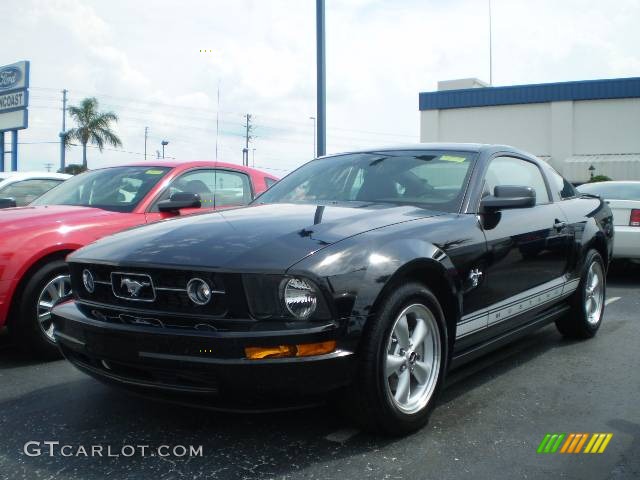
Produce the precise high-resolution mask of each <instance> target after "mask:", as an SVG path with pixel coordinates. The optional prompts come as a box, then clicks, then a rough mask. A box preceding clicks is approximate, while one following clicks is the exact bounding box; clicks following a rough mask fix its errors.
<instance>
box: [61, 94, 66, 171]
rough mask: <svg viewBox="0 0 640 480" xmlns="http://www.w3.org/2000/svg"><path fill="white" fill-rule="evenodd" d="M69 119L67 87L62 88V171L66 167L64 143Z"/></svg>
mask: <svg viewBox="0 0 640 480" xmlns="http://www.w3.org/2000/svg"><path fill="white" fill-rule="evenodd" d="M66 120H67V89H66V88H65V89H64V90H62V131H61V132H60V171H61V172H64V167H65V158H64V154H65V145H64V135H65V132H66V131H67V127H66Z"/></svg>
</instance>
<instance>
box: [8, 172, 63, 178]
mask: <svg viewBox="0 0 640 480" xmlns="http://www.w3.org/2000/svg"><path fill="white" fill-rule="evenodd" d="M71 177H72V175H68V174H66V173H54V172H0V178H2V179H3V180H9V179H11V180H27V179H30V178H52V179H60V180H66V179H67V178H71Z"/></svg>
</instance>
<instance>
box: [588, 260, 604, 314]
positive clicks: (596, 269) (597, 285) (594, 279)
mask: <svg viewBox="0 0 640 480" xmlns="http://www.w3.org/2000/svg"><path fill="white" fill-rule="evenodd" d="M603 307H604V272H603V270H602V266H601V265H600V263H598V262H593V263H592V264H591V266H590V267H589V270H588V271H587V280H586V281H585V284H584V310H585V312H586V314H587V322H589V323H590V324H591V325H597V324H598V322H599V321H600V317H601V316H602V308H603Z"/></svg>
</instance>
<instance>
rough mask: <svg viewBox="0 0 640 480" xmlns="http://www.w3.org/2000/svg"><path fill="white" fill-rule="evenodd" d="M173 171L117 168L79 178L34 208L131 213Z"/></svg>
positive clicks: (54, 192) (76, 177)
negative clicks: (65, 206)
mask: <svg viewBox="0 0 640 480" xmlns="http://www.w3.org/2000/svg"><path fill="white" fill-rule="evenodd" d="M169 170H170V168H167V167H113V168H103V169H100V170H93V171H90V172H86V173H83V174H81V175H77V176H75V177H73V178H70V179H69V180H67V181H66V182H64V183H62V184H60V185H59V186H58V187H56V188H54V189H53V190H50V191H48V192H47V193H45V194H44V195H43V196H41V197H40V198H38V199H37V200H35V201H34V202H32V203H31V205H78V206H82V207H95V208H102V209H104V210H112V211H115V212H131V211H133V210H134V209H135V208H136V206H137V205H138V203H140V201H141V200H142V199H143V198H144V197H145V196H146V195H147V193H149V191H150V190H151V189H152V188H153V187H154V186H155V185H156V184H157V183H158V182H159V181H160V179H162V178H163V177H164V176H165V175H166V173H167V172H168V171H169Z"/></svg>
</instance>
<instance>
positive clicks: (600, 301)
mask: <svg viewBox="0 0 640 480" xmlns="http://www.w3.org/2000/svg"><path fill="white" fill-rule="evenodd" d="M605 272H606V269H605V265H604V261H603V260H602V256H600V254H599V253H598V252H597V251H596V250H589V251H588V252H587V255H586V258H585V262H584V266H583V267H582V273H581V279H580V283H579V285H578V289H577V290H576V291H575V293H574V294H573V296H572V298H571V311H570V312H569V313H568V314H567V315H566V316H564V317H563V318H561V319H559V320H557V321H556V327H558V330H559V331H560V333H562V335H563V336H565V337H567V338H577V339H585V338H591V337H593V336H594V335H595V334H596V333H597V332H598V329H599V328H600V325H601V324H602V316H603V315H604V307H605V298H606V293H607V277H606V273H605Z"/></svg>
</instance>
